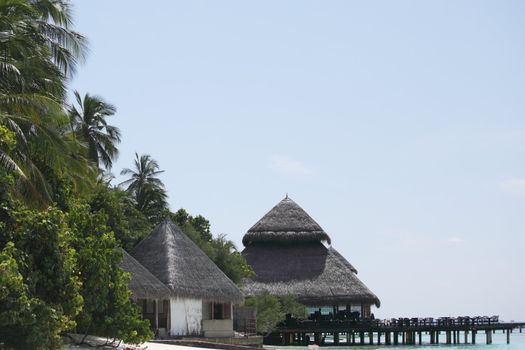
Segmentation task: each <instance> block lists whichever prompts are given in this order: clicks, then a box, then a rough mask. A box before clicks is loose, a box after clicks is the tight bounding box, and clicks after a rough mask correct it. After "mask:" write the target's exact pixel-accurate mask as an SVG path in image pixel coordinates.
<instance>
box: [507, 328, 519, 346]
mask: <svg viewBox="0 0 525 350" xmlns="http://www.w3.org/2000/svg"><path fill="white" fill-rule="evenodd" d="M520 330H521V327H520ZM507 344H510V331H509V330H508V329H507Z"/></svg>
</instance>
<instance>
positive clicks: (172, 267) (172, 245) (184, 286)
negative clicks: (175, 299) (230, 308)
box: [132, 219, 242, 302]
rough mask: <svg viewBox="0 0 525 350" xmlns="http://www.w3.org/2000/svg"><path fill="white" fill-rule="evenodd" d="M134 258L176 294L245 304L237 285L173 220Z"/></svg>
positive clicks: (160, 226)
mask: <svg viewBox="0 0 525 350" xmlns="http://www.w3.org/2000/svg"><path fill="white" fill-rule="evenodd" d="M132 256H133V257H134V258H135V259H136V260H138V261H139V262H140V263H141V264H142V265H143V266H144V267H145V268H147V269H148V270H149V271H150V272H151V273H152V274H153V275H154V276H155V277H157V278H158V279H159V280H160V281H161V282H162V283H164V284H165V285H166V286H167V287H169V288H170V289H171V291H172V292H173V293H174V294H175V295H178V296H192V297H201V298H203V299H208V300H215V301H221V300H224V301H234V302H241V301H242V294H241V292H240V291H239V289H238V288H237V286H236V285H235V284H234V283H233V282H232V281H231V280H230V279H229V278H228V277H227V276H226V275H225V274H224V273H223V272H222V271H221V270H220V269H219V268H218V267H217V265H215V263H214V262H213V261H212V260H211V259H210V258H209V257H208V256H207V255H206V254H205V253H204V252H203V251H202V250H201V249H200V248H199V247H198V246H197V245H196V244H195V243H194V242H193V241H192V240H191V239H190V238H189V237H188V236H186V234H185V233H184V232H183V231H182V230H181V229H180V228H179V227H178V226H177V225H176V224H175V223H174V222H173V221H172V220H170V219H166V220H163V221H162V222H161V223H160V224H158V225H157V227H155V229H154V230H153V231H152V232H151V233H150V234H149V235H148V236H146V237H145V238H144V239H143V240H142V241H141V242H140V243H139V244H138V245H137V246H136V247H135V248H134V249H133V251H132Z"/></svg>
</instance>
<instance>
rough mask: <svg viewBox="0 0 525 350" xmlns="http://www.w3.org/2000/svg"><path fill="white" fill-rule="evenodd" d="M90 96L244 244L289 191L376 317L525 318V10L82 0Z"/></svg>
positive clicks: (180, 199)
mask: <svg viewBox="0 0 525 350" xmlns="http://www.w3.org/2000/svg"><path fill="white" fill-rule="evenodd" d="M75 19H76V21H75V28H76V29H77V30H78V31H80V32H81V33H83V34H85V35H86V36H87V37H88V38H89V41H90V53H89V55H88V58H87V61H86V63H85V64H84V65H82V66H81V67H80V69H79V71H78V73H77V75H76V77H75V79H74V80H73V81H71V83H70V87H71V89H76V90H78V91H79V92H80V93H81V94H84V93H86V92H89V93H90V94H95V95H100V96H102V97H104V99H106V100H107V101H109V102H111V103H113V104H115V105H116V106H117V109H118V112H117V114H116V115H115V116H114V117H111V118H110V119H109V120H108V121H109V122H110V123H111V124H113V125H116V126H118V127H119V128H120V129H121V131H122V134H123V139H122V143H121V144H120V145H119V149H120V157H119V159H118V161H116V162H115V165H114V167H113V173H114V174H115V175H116V176H117V179H116V182H119V181H120V180H122V178H121V177H120V176H119V172H120V170H121V169H122V168H126V167H131V166H132V164H133V159H134V157H135V152H138V153H139V154H150V155H151V156H152V157H153V158H154V159H156V160H157V161H158V162H159V164H160V167H161V169H163V170H165V172H164V173H163V174H162V176H161V179H162V181H163V182H164V183H165V185H166V188H167V190H168V195H169V203H170V207H171V209H172V210H173V211H176V210H177V209H179V208H181V207H183V208H185V209H186V210H187V211H188V212H190V213H191V214H194V215H197V214H201V215H203V216H205V217H206V218H208V219H209V220H210V222H211V225H212V231H213V233H214V234H227V237H228V238H230V239H232V240H233V241H234V242H235V243H236V245H237V247H238V248H239V249H240V250H242V248H243V246H242V243H241V239H242V236H243V235H244V234H245V233H246V231H247V230H248V229H249V228H250V227H251V226H252V225H253V224H255V222H256V221H257V220H259V219H260V218H261V217H262V216H263V215H264V214H265V213H266V212H267V211H268V210H270V209H271V208H272V207H273V206H274V205H275V204H277V203H278V202H279V201H280V200H281V199H283V198H284V197H285V195H286V194H287V193H288V195H289V196H290V197H291V198H292V199H294V200H295V201H296V202H297V203H298V204H299V205H300V206H302V207H303V208H304V209H305V210H306V211H307V212H308V213H309V214H310V215H311V216H312V217H313V218H314V219H315V220H316V221H317V222H318V223H319V224H320V225H321V226H322V227H323V228H324V230H325V231H326V232H327V233H328V234H329V235H330V237H331V239H332V245H333V247H335V248H336V249H337V250H338V251H339V252H340V253H341V254H342V255H343V256H345V257H346V258H347V260H349V261H350V262H351V263H352V264H353V265H354V266H355V267H356V268H357V270H358V271H359V274H358V276H359V277H360V279H361V280H362V281H363V282H365V283H366V284H367V285H368V287H369V288H370V289H371V290H372V291H373V292H374V293H375V294H376V295H378V296H379V298H380V299H381V302H382V305H381V308H380V309H378V310H375V311H374V312H375V315H376V317H379V318H390V317H400V316H420V317H426V316H432V317H438V316H460V315H470V316H476V315H489V316H490V315H500V318H502V319H504V320H522V321H525V261H524V259H523V254H524V250H525V118H524V116H525V65H524V64H523V63H524V61H525V40H524V39H525V25H524V23H525V2H523V1H519V0H516V1H511V0H505V1H496V0H494V1H466V0H459V1H424V2H422V1H359V2H358V1H306V0H305V1H293V0H287V1H281V0H279V1H200V0H191V1H168V0H165V1H160V0H158V1H150V2H143V1H137V0H126V1H124V0H112V1H107V0H89V1H87V0H76V1H75Z"/></svg>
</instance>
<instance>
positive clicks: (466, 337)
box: [464, 330, 468, 344]
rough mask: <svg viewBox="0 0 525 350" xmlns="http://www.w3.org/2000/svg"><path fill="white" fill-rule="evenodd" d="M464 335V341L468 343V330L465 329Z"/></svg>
mask: <svg viewBox="0 0 525 350" xmlns="http://www.w3.org/2000/svg"><path fill="white" fill-rule="evenodd" d="M464 335H465V341H464V343H465V344H468V331H467V330H466V331H465V334H464Z"/></svg>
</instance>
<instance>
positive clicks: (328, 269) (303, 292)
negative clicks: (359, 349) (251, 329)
mask: <svg viewBox="0 0 525 350" xmlns="http://www.w3.org/2000/svg"><path fill="white" fill-rule="evenodd" d="M242 254H243V256H244V257H245V258H246V261H247V262H248V264H249V265H250V266H251V267H252V269H253V270H254V272H255V274H256V277H255V278H254V279H247V280H245V281H244V284H243V287H242V290H243V293H244V295H245V296H251V295H259V294H262V293H263V292H265V291H267V292H269V293H270V294H273V295H277V296H285V295H294V296H296V297H297V298H298V300H299V301H300V302H301V303H303V304H305V305H313V306H319V305H335V304H339V305H345V304H348V303H370V304H375V305H376V306H377V307H379V306H380V301H379V298H378V297H377V296H376V295H375V294H374V293H372V292H371V291H370V289H368V287H367V286H366V285H365V284H364V283H363V282H361V281H360V280H359V278H357V275H356V273H357V271H356V270H355V268H354V267H353V266H352V265H351V264H350V263H349V262H348V261H346V259H345V258H343V257H342V256H341V254H339V253H338V252H337V251H336V250H335V249H334V248H331V247H330V248H326V247H325V246H324V245H323V244H322V243H321V242H304V243H303V242H300V243H297V244H278V243H275V242H273V243H257V244H252V245H249V246H247V247H246V248H245V249H244V251H243V252H242Z"/></svg>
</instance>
